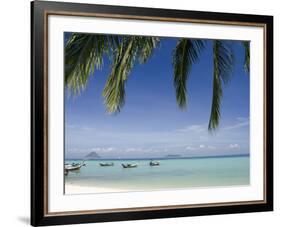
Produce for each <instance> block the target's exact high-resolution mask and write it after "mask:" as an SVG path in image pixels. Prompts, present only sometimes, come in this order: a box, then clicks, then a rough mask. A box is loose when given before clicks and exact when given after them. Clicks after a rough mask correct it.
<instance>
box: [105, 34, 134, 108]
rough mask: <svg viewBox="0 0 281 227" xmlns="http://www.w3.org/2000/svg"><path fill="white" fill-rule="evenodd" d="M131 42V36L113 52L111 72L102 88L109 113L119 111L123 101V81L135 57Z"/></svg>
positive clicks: (132, 41)
mask: <svg viewBox="0 0 281 227" xmlns="http://www.w3.org/2000/svg"><path fill="white" fill-rule="evenodd" d="M133 44H134V39H133V38H130V39H128V40H124V41H123V42H122V43H121V44H120V45H119V47H118V48H117V49H116V50H115V52H114V56H115V57H114V62H113V64H112V66H111V73H110V75H109V78H108V80H107V82H106V85H105V87H104V90H103V96H104V98H105V105H106V108H107V111H108V112H109V113H116V112H119V111H120V109H121V108H122V107H123V105H124V103H125V83H126V80H127V77H128V74H129V72H130V71H131V68H132V66H133V62H134V59H135V55H134V53H133Z"/></svg>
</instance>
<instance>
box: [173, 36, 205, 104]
mask: <svg viewBox="0 0 281 227" xmlns="http://www.w3.org/2000/svg"><path fill="white" fill-rule="evenodd" d="M203 48H204V41H203V40H193V39H180V40H179V41H178V43H177V46H176V48H175V49H174V51H173V67H174V87H175V90H176V99H177V103H178V106H179V107H180V108H185V107H186V103H187V101H186V100H187V91H186V82H187V80H188V77H189V73H190V70H191V67H192V65H193V64H194V63H195V62H196V61H197V60H198V57H199V55H200V52H201V51H202V49H203Z"/></svg>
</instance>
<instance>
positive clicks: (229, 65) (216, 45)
mask: <svg viewBox="0 0 281 227" xmlns="http://www.w3.org/2000/svg"><path fill="white" fill-rule="evenodd" d="M233 64H234V56H233V51H232V49H231V46H230V45H229V43H228V42H227V41H219V40H215V41H213V65H214V71H213V98H212V107H211V116H210V119H209V126H208V129H209V131H213V130H215V129H216V128H217V127H218V125H219V120H220V107H221V98H222V95H223V92H222V83H224V84H226V83H227V82H228V81H229V79H230V75H231V73H232V70H233Z"/></svg>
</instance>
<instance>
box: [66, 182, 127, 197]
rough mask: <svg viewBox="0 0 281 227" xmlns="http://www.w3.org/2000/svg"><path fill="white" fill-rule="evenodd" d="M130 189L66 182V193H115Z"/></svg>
mask: <svg viewBox="0 0 281 227" xmlns="http://www.w3.org/2000/svg"><path fill="white" fill-rule="evenodd" d="M124 191H128V190H124V189H118V188H104V187H96V186H95V187H93V186H81V185H77V184H73V183H65V194H90V193H113V192H124Z"/></svg>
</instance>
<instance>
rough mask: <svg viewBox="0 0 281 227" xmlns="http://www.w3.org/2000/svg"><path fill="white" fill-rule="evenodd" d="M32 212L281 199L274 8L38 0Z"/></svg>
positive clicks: (161, 212) (34, 11) (159, 213)
mask: <svg viewBox="0 0 281 227" xmlns="http://www.w3.org/2000/svg"><path fill="white" fill-rule="evenodd" d="M31 37H32V40H31V44H32V45H31V46H32V49H31V55H32V59H31V71H32V74H31V83H32V86H31V87H32V89H31V104H32V105H31V106H32V107H31V108H32V109H31V119H32V120H31V122H32V123H31V131H32V133H31V145H32V146H31V224H32V225H34V226H37V225H55V224H75V223H88V222H106V221H122V220H137V219H151V218H169V217H183V216H193V215H208V214H228V213H239V212H257V211H272V210H273V17H272V16H263V15H245V14H229V13H215V12H199V11H198V12H197V11H183V10H170V9H156V8H154V9H152V8H137V7H123V6H109V5H92V4H74V3H58V2H44V1H34V2H32V3H31Z"/></svg>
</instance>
